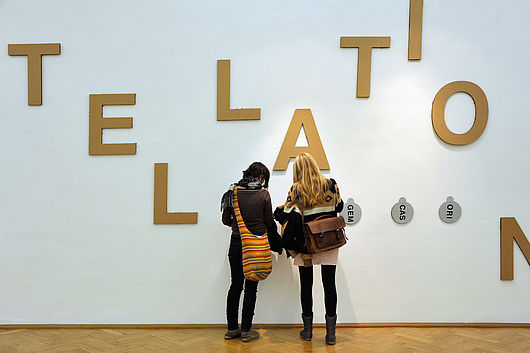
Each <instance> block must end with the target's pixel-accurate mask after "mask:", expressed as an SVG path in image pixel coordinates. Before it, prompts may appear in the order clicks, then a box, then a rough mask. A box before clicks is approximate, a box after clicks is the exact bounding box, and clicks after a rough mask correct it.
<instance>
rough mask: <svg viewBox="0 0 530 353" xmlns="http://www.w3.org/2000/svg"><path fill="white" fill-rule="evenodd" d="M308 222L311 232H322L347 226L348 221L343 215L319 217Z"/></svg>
mask: <svg viewBox="0 0 530 353" xmlns="http://www.w3.org/2000/svg"><path fill="white" fill-rule="evenodd" d="M306 224H307V227H308V228H309V231H310V232H311V234H320V233H325V232H329V231H335V230H337V229H342V228H346V222H345V221H344V218H343V217H342V216H338V217H331V218H324V219H319V220H316V221H312V222H308V223H306Z"/></svg>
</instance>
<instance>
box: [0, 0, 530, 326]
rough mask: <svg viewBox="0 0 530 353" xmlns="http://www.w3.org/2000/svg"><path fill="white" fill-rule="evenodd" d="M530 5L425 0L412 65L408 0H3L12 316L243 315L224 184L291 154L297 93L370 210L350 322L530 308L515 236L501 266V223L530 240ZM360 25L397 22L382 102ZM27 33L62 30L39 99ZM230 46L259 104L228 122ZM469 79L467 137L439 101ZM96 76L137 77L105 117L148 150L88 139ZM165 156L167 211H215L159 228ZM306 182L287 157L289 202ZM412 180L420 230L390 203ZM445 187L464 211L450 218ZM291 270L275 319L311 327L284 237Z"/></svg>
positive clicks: (269, 309) (354, 230)
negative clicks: (128, 152)
mask: <svg viewBox="0 0 530 353" xmlns="http://www.w3.org/2000/svg"><path fill="white" fill-rule="evenodd" d="M529 14H530V4H529V3H528V1H523V0H520V1H510V2H509V3H501V2H499V1H493V0H464V1H442V0H425V2H424V11H423V53H422V60H420V61H409V60H407V46H408V25H409V1H408V0H400V1H394V0H392V1H391V0H377V1H288V2H287V1H266V2H255V1H232V0H229V1H224V2H220V1H200V2H192V1H186V2H184V1H116V0H105V1H102V0H96V1H90V2H87V1H84V2H81V1H67V0H63V1H58V0H49V1H22V0H18V1H15V0H9V1H0V32H1V33H2V35H1V42H2V44H1V45H0V77H2V80H1V82H0V112H1V113H0V114H1V118H0V119H1V120H0V121H1V128H0V147H1V148H0V161H1V165H2V167H1V173H0V197H1V200H2V202H1V204H0V289H1V290H0V324H12V323H168V324H171V323H175V324H185V323H223V322H225V301H226V292H227V290H228V286H229V280H230V279H229V265H228V259H227V252H228V246H229V237H230V229H229V228H228V227H226V226H223V225H222V224H221V213H220V211H219V202H220V198H221V195H222V194H223V193H224V192H225V191H226V189H227V188H228V186H229V184H230V183H232V182H235V181H237V180H238V179H239V178H240V176H241V171H242V170H243V169H245V168H246V167H247V166H248V165H249V164H250V163H251V162H254V161H262V162H263V163H265V164H266V165H267V166H269V168H270V169H271V170H272V166H273V164H274V162H275V160H276V157H277V155H278V152H279V149H280V146H281V144H282V142H283V139H284V137H285V134H286V132H287V128H288V126H289V123H290V121H291V118H292V116H293V113H294V111H295V109H311V111H312V114H313V116H314V119H315V123H316V126H317V128H318V131H319V134H320V138H321V140H322V143H323V146H324V149H325V152H326V155H327V158H328V161H329V163H330V167H331V169H330V171H329V172H325V175H326V176H330V177H333V178H335V179H336V180H337V182H338V183H339V186H340V190H341V193H342V196H343V198H344V199H347V198H349V197H352V198H354V199H355V201H356V202H357V203H358V204H359V205H360V206H361V208H362V210H363V216H362V218H361V220H360V222H359V223H358V224H356V225H354V226H349V227H348V229H347V234H348V237H349V243H348V244H347V246H345V247H344V248H342V249H341V251H340V257H339V265H338V267H337V287H338V317H339V322H363V323H364V322H517V323H519V322H526V323H528V322H530V301H529V298H530V266H529V265H528V263H527V261H526V259H525V258H524V256H523V254H522V253H521V251H520V250H519V248H518V247H517V246H516V245H515V250H514V273H515V275H514V280H513V281H501V280H500V232H499V227H500V222H499V218H500V217H515V218H516V220H517V222H518V223H519V225H520V226H521V228H522V230H523V232H524V233H525V235H526V237H527V238H530V217H529V215H530V202H529V199H530V177H529V176H530V157H529V156H530V154H529V151H530V138H529V136H530V119H529V111H530V104H529V99H528V92H529V82H530V75H529V69H528V63H529V62H530V49H529V47H530V32H529V27H528V23H529V21H530V15H529ZM341 36H390V37H391V47H390V48H389V49H374V50H373V52H372V71H371V94H370V97H369V98H356V97H355V85H356V77H357V49H341V48H340V46H339V39H340V37H341ZM16 43H61V55H48V56H44V57H43V60H42V64H43V85H42V86H43V105H42V106H28V104H27V62H26V58H25V57H22V56H9V55H8V53H7V45H8V44H16ZM218 59H230V60H231V106H232V108H261V120H259V121H227V122H220V121H217V120H216V88H217V84H216V70H217V60H218ZM461 80H464V81H471V82H474V83H475V84H477V85H479V86H480V87H481V89H482V90H483V91H484V92H485V94H486V96H487V99H488V107H489V120H488V124H487V127H486V129H485V131H484V133H483V134H482V136H481V137H480V138H479V139H478V140H477V141H475V142H474V143H472V144H470V145H467V146H451V145H448V144H446V143H444V142H443V141H441V140H440V139H439V138H438V137H437V136H436V134H435V132H434V130H433V128H432V123H431V107H432V102H433V99H434V96H435V95H436V93H437V92H438V90H439V89H440V88H442V87H443V86H444V85H445V84H447V83H449V82H452V81H461ZM95 93H135V94H136V105H131V106H119V107H105V108H104V116H106V117H124V116H132V117H133V124H134V127H133V128H132V129H116V130H104V133H103V139H104V142H105V143H120V142H136V143H137V154H136V155H132V156H89V155H88V127H89V121H88V109H89V104H88V103H89V94H95ZM445 112H446V120H447V124H448V126H449V128H450V129H451V130H452V131H454V132H457V133H463V132H466V131H467V130H468V129H469V128H470V127H471V126H472V124H473V115H474V105H473V101H472V99H471V97H470V96H468V95H466V94H463V93H459V94H455V95H454V96H452V97H451V98H450V99H449V101H448V103H447V107H446V111H445ZM299 140H300V141H301V143H304V141H303V140H304V138H303V135H302V136H300V138H299ZM154 163H168V168H169V173H168V184H169V186H168V210H169V211H170V212H179V211H181V212H182V211H188V212H190V211H193V212H198V224H196V225H154V224H153V182H154V181H153V178H154ZM291 182H292V162H291V163H290V164H289V168H288V169H287V171H283V172H273V173H272V177H271V181H270V190H269V191H270V193H271V196H272V199H273V205H274V207H276V206H278V205H280V204H282V203H283V202H284V201H285V200H284V199H285V197H286V193H287V190H288V188H289V186H290V184H291ZM402 196H403V197H406V198H407V200H408V201H409V202H410V203H411V204H412V206H413V207H414V210H415V214H414V219H413V220H412V222H411V223H409V224H407V225H398V224H396V223H394V222H393V220H392V219H391V217H390V209H391V207H392V205H393V204H394V203H395V202H397V201H398V199H399V198H400V197H402ZM447 196H453V197H454V198H455V200H456V201H457V202H459V203H460V205H461V206H462V210H463V212H462V218H461V219H460V220H459V221H458V222H456V223H454V224H446V223H443V222H442V221H441V220H440V219H439V217H438V208H439V206H440V205H441V204H442V203H443V202H444V201H445V200H446V198H447ZM273 266H274V268H273V273H272V274H271V276H270V277H269V278H268V279H267V280H265V281H264V282H263V283H260V285H259V287H258V301H257V307H256V316H255V321H256V322H263V323H292V322H299V321H300V304H299V294H298V273H297V272H298V271H297V269H296V268H295V267H294V266H293V265H292V263H291V260H290V259H287V258H286V256H285V254H284V255H282V256H276V257H275V258H274V260H273ZM318 270H319V269H318V268H316V269H315V288H314V303H315V308H314V311H315V315H316V321H317V322H322V321H324V304H323V293H322V285H321V283H320V274H319V271H318Z"/></svg>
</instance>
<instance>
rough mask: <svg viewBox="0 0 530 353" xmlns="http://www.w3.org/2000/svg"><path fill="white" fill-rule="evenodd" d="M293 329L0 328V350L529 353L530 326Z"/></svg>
mask: <svg viewBox="0 0 530 353" xmlns="http://www.w3.org/2000/svg"><path fill="white" fill-rule="evenodd" d="M299 330H300V329H299V328H261V329H259V332H260V334H261V337H260V338H259V339H258V340H256V341H253V342H247V343H244V342H241V340H239V339H235V340H228V341H227V340H224V339H223V335H224V332H225V330H224V329H221V328H193V329H106V328H103V329H101V328H98V329H89V328H86V329H74V328H66V329H59V328H58V329H55V328H52V329H50V328H43V329H0V353H19V352H20V353H22V352H31V353H34V352H42V353H61V352H65V353H66V352H68V353H77V352H79V353H86V352H113V353H119V352H142V353H144V352H212V353H213V352H216V353H217V352H227V353H245V352H252V353H265V352H266V353H269V352H282V353H283V352H286V353H289V352H326V353H327V352H368V353H371V352H374V353H376V352H377V353H379V352H396V353H401V352H403V353H409V352H433V353H443V352H448V353H449V352H450V353H460V352H462V353H470V352H484V353H506V352H515V353H530V328H415V327H414V328H410V327H409V328H404V327H394V328H392V327H389V328H338V329H337V344H336V345H335V346H327V345H326V344H325V338H324V337H325V329H324V328H315V330H314V337H313V340H312V341H311V342H306V341H303V340H301V339H300V338H299V336H298V332H299Z"/></svg>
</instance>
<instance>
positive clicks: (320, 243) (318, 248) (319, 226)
mask: <svg viewBox="0 0 530 353" xmlns="http://www.w3.org/2000/svg"><path fill="white" fill-rule="evenodd" d="M300 210H301V211H302V227H303V230H304V238H305V243H306V246H307V250H308V251H309V253H310V254H315V253H319V252H323V251H328V250H332V249H336V248H340V247H341V246H343V245H344V244H346V240H347V239H348V238H347V237H346V233H345V231H344V228H346V222H345V221H344V218H343V217H342V216H338V217H327V216H320V217H318V218H317V219H315V220H314V221H311V222H307V223H305V220H304V208H303V206H301V208H300ZM324 217H327V218H324Z"/></svg>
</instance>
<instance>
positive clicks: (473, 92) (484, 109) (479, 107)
mask: <svg viewBox="0 0 530 353" xmlns="http://www.w3.org/2000/svg"><path fill="white" fill-rule="evenodd" d="M457 92H464V93H467V94H469V95H470V96H471V98H473V102H474V103H475V122H474V123H473V126H472V127H471V129H469V131H468V132H466V133H464V134H455V133H454V132H452V131H451V130H449V128H448V127H447V125H446V124H445V105H446V104H447V100H448V99H449V97H451V96H452V95H453V94H455V93H457ZM431 115H432V126H433V128H434V131H435V132H436V135H438V137H439V138H441V139H442V140H443V141H445V142H447V143H449V144H451V145H468V144H470V143H472V142H474V141H475V140H476V139H478V138H479V137H480V135H482V133H483V132H484V129H485V128H486V124H487V123H488V99H487V98H486V95H485V94H484V92H483V91H482V90H481V89H480V87H479V86H477V85H476V84H474V83H473V82H469V81H455V82H451V83H448V84H446V85H445V86H443V87H442V88H441V89H440V90H439V91H438V93H437V94H436V96H435V97H434V101H433V102H432V112H431Z"/></svg>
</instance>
